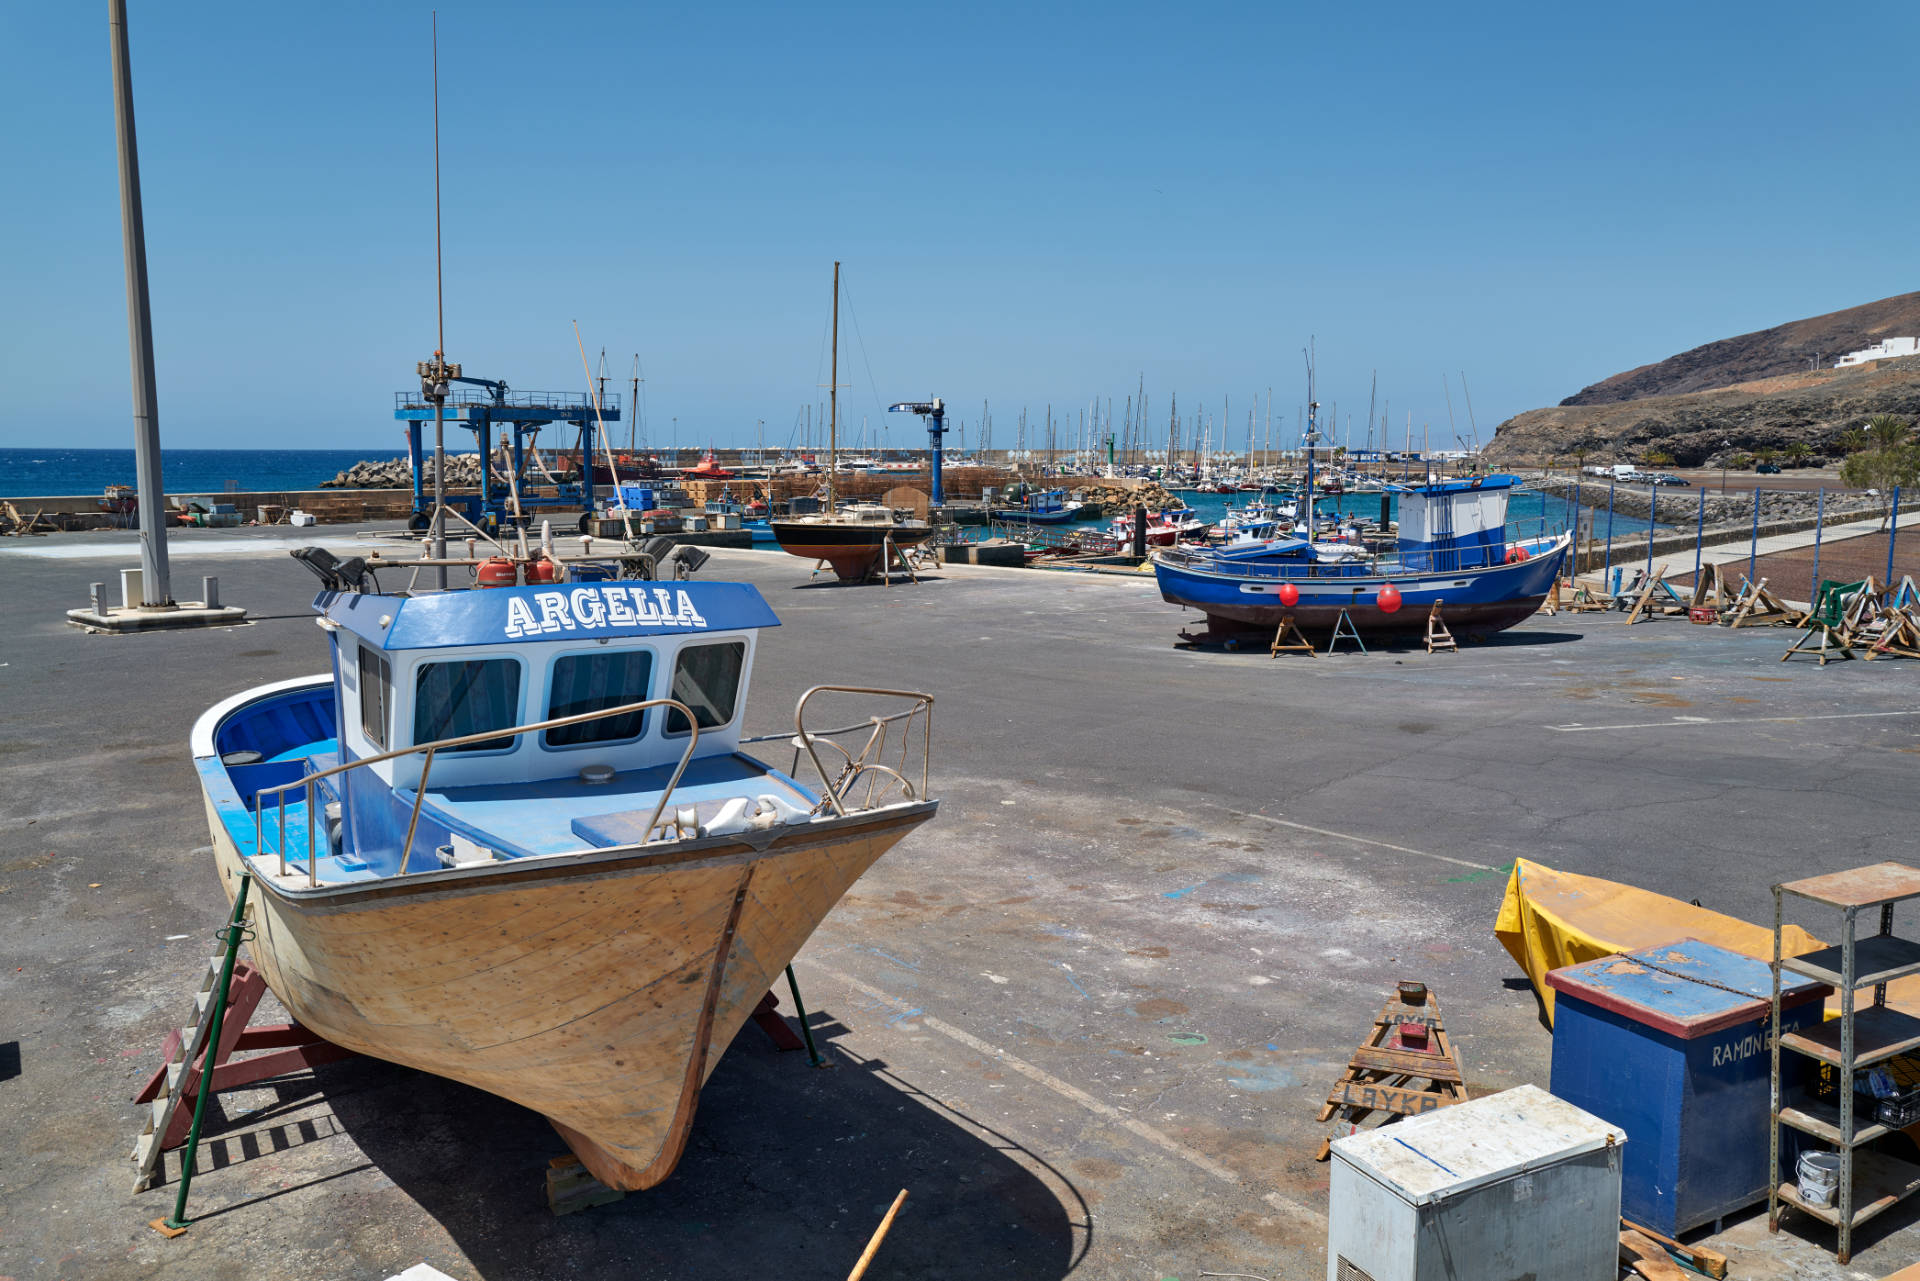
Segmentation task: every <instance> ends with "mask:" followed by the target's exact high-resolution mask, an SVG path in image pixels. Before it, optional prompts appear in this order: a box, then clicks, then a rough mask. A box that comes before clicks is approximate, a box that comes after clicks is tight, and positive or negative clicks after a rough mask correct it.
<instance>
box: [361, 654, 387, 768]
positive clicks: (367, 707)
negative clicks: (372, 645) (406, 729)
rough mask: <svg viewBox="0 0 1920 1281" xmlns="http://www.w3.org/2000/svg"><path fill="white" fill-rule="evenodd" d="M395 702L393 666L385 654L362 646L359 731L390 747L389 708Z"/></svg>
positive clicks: (381, 747)
mask: <svg viewBox="0 0 1920 1281" xmlns="http://www.w3.org/2000/svg"><path fill="white" fill-rule="evenodd" d="M392 701H393V669H392V668H391V667H389V666H388V665H387V660H386V657H385V655H383V654H381V653H380V652H379V651H377V650H371V649H368V648H367V647H366V646H364V645H362V646H360V732H361V733H363V734H365V735H366V736H367V741H368V742H370V743H372V744H373V745H374V746H375V747H377V748H379V749H380V750H381V751H383V752H384V751H386V750H387V707H388V705H389V704H390V703H392Z"/></svg>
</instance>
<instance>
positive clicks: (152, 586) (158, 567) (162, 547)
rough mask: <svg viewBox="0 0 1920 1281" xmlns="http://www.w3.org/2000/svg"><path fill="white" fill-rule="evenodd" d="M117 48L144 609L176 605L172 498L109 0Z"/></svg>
mask: <svg viewBox="0 0 1920 1281" xmlns="http://www.w3.org/2000/svg"><path fill="white" fill-rule="evenodd" d="M107 30H108V35H109V40H110V42H111V44H112V46H113V122H114V128H115V131H116V133H117V134H118V138H119V146H120V230H121V238H122V241H123V243H124V245H125V248H126V259H127V341H128V346H129V348H130V354H131V356H132V358H133V465H134V485H135V489H136V490H137V492H138V494H139V497H140V604H141V606H142V607H144V608H147V609H159V608H165V607H167V606H170V605H172V604H173V584H172V581H171V575H170V574H169V572H168V569H167V528H166V520H167V511H166V496H165V495H164V494H163V493H162V491H161V485H160V410H159V405H158V397H157V394H156V392H155V389H154V375H153V314H152V310H151V308H150V306H149V303H148V297H147V231H146V223H145V220H144V219H143V218H142V216H141V212H140V146H139V142H138V140H137V138H136V137H135V133H134V127H133V63H132V60H131V57H130V55H129V54H128V51H127V0H107Z"/></svg>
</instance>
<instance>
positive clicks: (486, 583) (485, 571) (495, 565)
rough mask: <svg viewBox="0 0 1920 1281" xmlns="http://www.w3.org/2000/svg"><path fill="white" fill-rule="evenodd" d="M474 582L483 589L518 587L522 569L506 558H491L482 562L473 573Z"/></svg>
mask: <svg viewBox="0 0 1920 1281" xmlns="http://www.w3.org/2000/svg"><path fill="white" fill-rule="evenodd" d="M473 577H474V581H476V582H477V583H479V584H480V586H482V587H517V586H519V585H520V567H519V566H518V565H516V564H514V563H513V562H512V561H510V560H508V559H507V558H506V557H505V556H491V557H488V558H487V559H486V560H483V561H481V562H480V566H479V568H477V569H476V570H474V571H473Z"/></svg>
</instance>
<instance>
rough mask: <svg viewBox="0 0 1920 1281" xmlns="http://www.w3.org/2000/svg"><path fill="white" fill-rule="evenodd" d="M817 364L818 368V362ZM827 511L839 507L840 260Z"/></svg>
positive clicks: (830, 366) (830, 371)
mask: <svg viewBox="0 0 1920 1281" xmlns="http://www.w3.org/2000/svg"><path fill="white" fill-rule="evenodd" d="M814 368H816V369H818V368H819V366H818V365H816V366H814ZM827 405H828V407H829V408H828V416H827V514H828V515H829V516H831V515H832V514H833V512H834V509H835V507H836V505H837V504H836V503H835V500H834V499H835V486H836V484H837V482H838V480H839V473H840V264H839V263H837V262H836V263H834V264H833V354H832V355H831V356H830V357H828V363H827Z"/></svg>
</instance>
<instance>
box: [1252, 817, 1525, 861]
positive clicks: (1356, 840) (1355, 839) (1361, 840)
mask: <svg viewBox="0 0 1920 1281" xmlns="http://www.w3.org/2000/svg"><path fill="white" fill-rule="evenodd" d="M1227 813H1229V814H1231V815H1233V816H1234V817H1235V818H1257V819H1259V820H1260V821H1261V822H1262V823H1272V824H1273V825H1274V826H1275V827H1291V828H1293V829H1294V830H1295V831H1300V832H1312V833H1313V834H1314V835H1315V836H1331V837H1332V838H1333V839H1334V840H1336V841H1351V842H1352V843H1353V844H1355V845H1371V846H1373V847H1374V848H1376V849H1383V850H1392V851H1393V852H1394V853H1396V854H1412V855H1414V856H1416V857H1418V858H1431V859H1438V860H1439V861H1440V862H1442V863H1453V864H1455V865H1457V866H1459V867H1471V868H1473V869H1474V870H1475V871H1479V872H1500V871H1505V870H1506V869H1504V868H1499V867H1494V866H1493V865H1492V864H1490V863H1473V862H1469V861H1468V860H1466V859H1464V858H1455V857H1453V855H1451V854H1433V853H1429V852H1428V851H1426V850H1416V849H1409V848H1408V847H1406V846H1405V845H1390V844H1388V843H1387V842H1386V841H1376V840H1373V839H1371V838H1370V837H1365V836H1349V835H1347V834H1346V833H1345V832H1334V831H1329V830H1328V829H1326V828H1324V827H1309V826H1307V825H1306V824H1305V823H1295V822H1292V821H1291V820H1289V819H1284V818H1275V817H1274V816H1273V815H1271V814H1250V813H1248V812H1246V811H1245V810H1228V811H1227Z"/></svg>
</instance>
